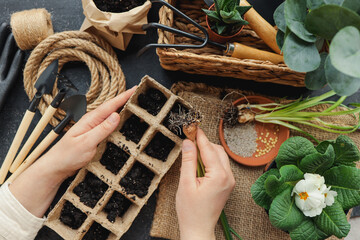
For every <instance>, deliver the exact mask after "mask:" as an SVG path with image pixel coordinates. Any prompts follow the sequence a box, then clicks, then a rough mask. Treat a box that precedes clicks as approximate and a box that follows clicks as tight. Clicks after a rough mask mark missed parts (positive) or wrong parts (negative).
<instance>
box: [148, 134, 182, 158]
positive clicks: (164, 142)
mask: <svg viewBox="0 0 360 240" xmlns="http://www.w3.org/2000/svg"><path fill="white" fill-rule="evenodd" d="M174 146H175V143H174V142H173V141H171V140H170V139H169V138H167V137H165V136H164V135H163V134H162V133H160V132H158V133H156V135H155V137H154V138H153V139H152V140H151V142H150V143H149V145H147V146H146V148H145V153H146V154H147V155H149V156H150V157H153V158H156V159H159V160H161V161H163V162H165V161H166V159H167V157H168V155H169V153H170V152H171V150H172V149H173V148H174Z"/></svg>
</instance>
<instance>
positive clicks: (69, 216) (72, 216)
mask: <svg viewBox="0 0 360 240" xmlns="http://www.w3.org/2000/svg"><path fill="white" fill-rule="evenodd" d="M86 218H87V216H86V214H85V213H83V212H82V211H80V210H79V209H77V208H76V207H75V206H74V205H73V204H72V203H71V202H67V201H66V202H65V204H64V207H63V209H62V210H61V213H60V221H61V222H62V223H64V224H65V225H66V226H69V227H70V228H72V229H78V228H79V227H80V226H81V225H82V224H83V223H84V221H85V219H86Z"/></svg>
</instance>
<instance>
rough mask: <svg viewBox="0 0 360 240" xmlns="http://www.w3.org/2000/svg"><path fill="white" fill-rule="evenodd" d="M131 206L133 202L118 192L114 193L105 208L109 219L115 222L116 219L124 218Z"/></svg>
mask: <svg viewBox="0 0 360 240" xmlns="http://www.w3.org/2000/svg"><path fill="white" fill-rule="evenodd" d="M130 206H131V201H130V200H129V199H127V198H126V197H124V196H123V195H121V194H120V193H118V192H114V194H113V195H112V197H111V198H110V200H109V202H108V203H107V204H106V206H105V207H104V212H106V213H107V219H108V220H109V221H110V222H112V223H113V222H115V219H116V217H122V216H123V215H124V213H125V212H126V211H127V210H128V209H129V207H130Z"/></svg>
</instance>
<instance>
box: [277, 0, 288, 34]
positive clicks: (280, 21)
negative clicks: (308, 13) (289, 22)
mask: <svg viewBox="0 0 360 240" xmlns="http://www.w3.org/2000/svg"><path fill="white" fill-rule="evenodd" d="M284 6H285V2H283V3H282V4H280V5H279V6H278V7H277V8H276V10H275V12H274V22H275V24H276V26H277V27H278V29H280V30H281V31H282V32H285V30H286V23H285V14H284Z"/></svg>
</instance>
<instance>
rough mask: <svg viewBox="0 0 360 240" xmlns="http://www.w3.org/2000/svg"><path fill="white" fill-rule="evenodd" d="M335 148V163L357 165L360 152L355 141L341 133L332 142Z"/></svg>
mask: <svg viewBox="0 0 360 240" xmlns="http://www.w3.org/2000/svg"><path fill="white" fill-rule="evenodd" d="M332 145H333V147H334V150H335V161H334V164H335V165H348V166H355V162H357V161H359V160H360V152H359V149H358V148H357V146H356V144H355V143H354V141H353V140H352V139H351V138H349V137H348V136H345V135H340V136H339V137H338V138H337V139H336V140H335V143H333V144H332Z"/></svg>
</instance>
